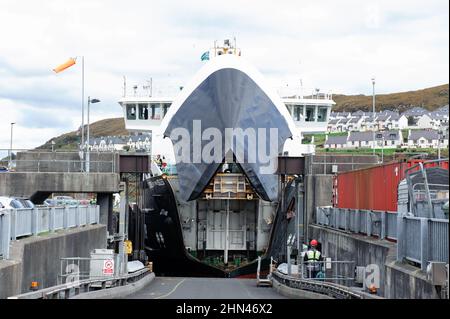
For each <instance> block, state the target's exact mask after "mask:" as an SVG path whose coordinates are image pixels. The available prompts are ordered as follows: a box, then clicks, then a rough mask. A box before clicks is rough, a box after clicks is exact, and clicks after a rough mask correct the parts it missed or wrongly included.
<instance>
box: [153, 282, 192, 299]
mask: <svg viewBox="0 0 450 319" xmlns="http://www.w3.org/2000/svg"><path fill="white" fill-rule="evenodd" d="M186 279H187V278H184V279H183V280H182V281H180V282H179V283H177V284H176V285H175V287H173V289H172V290H171V291H170V292H169V293H167V294H165V295H162V296H159V297H156V298H155V299H160V298H165V297H168V296H170V295H171V294H172V293H173V292H174V291H175V290H176V289H177V288H178V286H179V285H181V284H182V283H183V282H184V281H185V280H186Z"/></svg>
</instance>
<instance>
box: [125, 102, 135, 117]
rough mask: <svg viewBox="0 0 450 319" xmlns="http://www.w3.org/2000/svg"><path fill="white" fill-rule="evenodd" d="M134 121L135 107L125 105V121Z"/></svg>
mask: <svg viewBox="0 0 450 319" xmlns="http://www.w3.org/2000/svg"><path fill="white" fill-rule="evenodd" d="M135 119H136V105H134V104H129V105H127V120H135Z"/></svg>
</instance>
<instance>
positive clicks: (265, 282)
mask: <svg viewBox="0 0 450 319" xmlns="http://www.w3.org/2000/svg"><path fill="white" fill-rule="evenodd" d="M272 271H273V258H272V257H270V268H269V274H268V276H267V277H266V278H261V256H258V268H257V270H256V286H257V287H261V286H268V287H272V279H271V276H272Z"/></svg>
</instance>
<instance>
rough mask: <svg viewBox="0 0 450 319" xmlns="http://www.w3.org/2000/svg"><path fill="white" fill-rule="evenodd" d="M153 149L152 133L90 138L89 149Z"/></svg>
mask: <svg viewBox="0 0 450 319" xmlns="http://www.w3.org/2000/svg"><path fill="white" fill-rule="evenodd" d="M126 148H128V149H129V150H130V151H144V152H149V151H151V135H150V134H141V135H131V136H106V137H98V138H93V139H91V140H90V143H89V149H90V150H91V151H93V152H114V151H123V150H125V149H126Z"/></svg>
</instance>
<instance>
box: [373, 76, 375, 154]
mask: <svg viewBox="0 0 450 319" xmlns="http://www.w3.org/2000/svg"><path fill="white" fill-rule="evenodd" d="M372 116H373V118H372V121H373V130H372V137H373V143H372V148H373V155H375V78H372Z"/></svg>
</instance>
